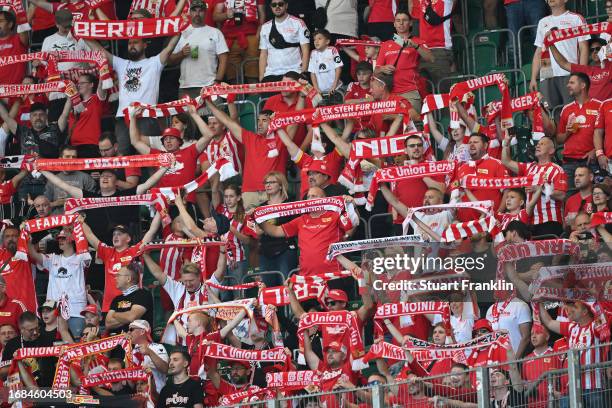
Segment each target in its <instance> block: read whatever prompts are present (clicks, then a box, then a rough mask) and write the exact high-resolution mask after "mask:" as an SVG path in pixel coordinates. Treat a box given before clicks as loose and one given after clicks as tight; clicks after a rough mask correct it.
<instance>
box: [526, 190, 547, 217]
mask: <svg viewBox="0 0 612 408" xmlns="http://www.w3.org/2000/svg"><path fill="white" fill-rule="evenodd" d="M542 188H543V186H542V185H539V186H537V187H535V189H534V190H533V194H532V195H531V200H529V202H527V205H526V206H525V211H526V212H527V215H529V216H530V217H531V216H532V215H533V210H534V208H535V206H536V205H537V204H538V201H540V197H542Z"/></svg>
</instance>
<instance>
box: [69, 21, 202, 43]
mask: <svg viewBox="0 0 612 408" xmlns="http://www.w3.org/2000/svg"><path fill="white" fill-rule="evenodd" d="M189 24H191V21H190V20H189V18H185V16H179V17H164V18H140V19H137V20H77V21H74V22H73V23H72V34H73V35H74V37H75V38H82V39H86V40H127V39H130V38H155V37H169V36H174V35H178V34H180V33H182V32H183V31H185V29H186V28H187V27H189Z"/></svg>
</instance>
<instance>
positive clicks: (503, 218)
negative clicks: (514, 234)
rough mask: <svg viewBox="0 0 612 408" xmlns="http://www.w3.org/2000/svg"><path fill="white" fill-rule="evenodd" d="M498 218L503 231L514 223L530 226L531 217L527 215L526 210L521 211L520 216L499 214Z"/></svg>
mask: <svg viewBox="0 0 612 408" xmlns="http://www.w3.org/2000/svg"><path fill="white" fill-rule="evenodd" d="M496 218H497V221H498V222H499V227H500V228H501V230H502V231H503V230H505V229H506V227H508V224H510V223H511V222H512V221H520V222H522V223H524V224H529V215H527V211H526V210H525V209H524V208H523V209H521V210H520V211H519V212H518V214H511V213H497V217H496Z"/></svg>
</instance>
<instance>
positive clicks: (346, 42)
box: [336, 38, 381, 47]
mask: <svg viewBox="0 0 612 408" xmlns="http://www.w3.org/2000/svg"><path fill="white" fill-rule="evenodd" d="M380 44H381V42H380V41H374V40H361V39H355V38H339V39H338V40H336V47H356V46H363V47H380Z"/></svg>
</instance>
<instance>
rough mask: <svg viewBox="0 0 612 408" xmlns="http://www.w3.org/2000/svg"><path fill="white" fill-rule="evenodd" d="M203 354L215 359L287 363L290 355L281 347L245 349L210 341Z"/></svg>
mask: <svg viewBox="0 0 612 408" xmlns="http://www.w3.org/2000/svg"><path fill="white" fill-rule="evenodd" d="M204 355H205V356H206V357H211V358H214V359H217V360H232V361H246V362H251V361H258V362H281V363H285V364H287V362H288V359H289V358H290V356H288V355H287V353H285V349H284V348H283V347H275V348H272V349H266V350H245V349H240V348H236V347H232V346H228V345H226V344H220V343H215V342H211V343H208V344H207V345H206V347H205V348H204Z"/></svg>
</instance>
